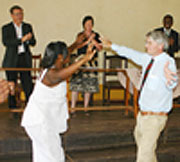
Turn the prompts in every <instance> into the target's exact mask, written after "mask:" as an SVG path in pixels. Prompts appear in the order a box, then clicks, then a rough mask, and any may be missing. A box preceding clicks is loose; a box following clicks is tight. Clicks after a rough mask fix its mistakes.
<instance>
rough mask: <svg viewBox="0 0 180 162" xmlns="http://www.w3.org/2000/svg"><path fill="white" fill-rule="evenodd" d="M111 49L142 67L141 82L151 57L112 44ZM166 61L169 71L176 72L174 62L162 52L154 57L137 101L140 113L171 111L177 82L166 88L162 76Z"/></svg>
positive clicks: (164, 79)
mask: <svg viewBox="0 0 180 162" xmlns="http://www.w3.org/2000/svg"><path fill="white" fill-rule="evenodd" d="M111 48H112V50H114V51H115V52H117V54H119V55H120V56H124V57H126V58H128V59H130V60H132V61H133V62H135V63H136V64H138V65H140V66H142V76H141V81H142V78H143V76H144V73H145V70H146V67H147V65H148V64H149V62H150V60H151V59H152V56H151V55H149V54H147V53H142V52H138V51H136V50H133V49H130V48H127V47H124V46H118V45H116V44H112V46H111ZM167 61H169V69H170V70H171V71H173V72H176V64H175V61H174V59H173V58H172V57H170V56H169V55H168V54H166V53H165V52H163V53H161V54H160V55H158V56H155V57H154V63H153V65H152V67H151V69H150V71H149V74H148V77H147V79H146V81H145V84H144V87H143V89H142V91H141V96H140V98H139V101H138V102H139V106H140V110H141V111H152V112H166V113H168V112H169V111H170V110H171V108H172V100H173V99H172V93H173V88H174V87H175V86H176V85H177V81H176V82H173V83H172V84H171V85H169V86H167V84H166V83H167V80H166V78H165V75H164V66H165V64H166V62H167Z"/></svg>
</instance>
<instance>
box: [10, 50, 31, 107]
mask: <svg viewBox="0 0 180 162" xmlns="http://www.w3.org/2000/svg"><path fill="white" fill-rule="evenodd" d="M25 67H27V63H26V59H25V53H23V54H20V55H19V56H18V63H17V68H25ZM18 74H20V80H21V84H22V88H23V90H24V92H25V95H26V102H27V101H28V99H29V96H30V95H31V93H32V89H33V83H32V77H31V72H30V71H6V77H7V80H8V81H13V82H15V83H16V82H17V78H18ZM8 106H9V108H12V109H13V108H16V98H15V96H11V95H9V97H8Z"/></svg>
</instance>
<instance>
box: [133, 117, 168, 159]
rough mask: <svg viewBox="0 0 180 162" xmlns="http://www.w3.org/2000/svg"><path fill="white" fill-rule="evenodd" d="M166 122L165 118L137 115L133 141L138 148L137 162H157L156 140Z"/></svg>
mask: <svg viewBox="0 0 180 162" xmlns="http://www.w3.org/2000/svg"><path fill="white" fill-rule="evenodd" d="M166 121H167V116H160V115H145V116H142V115H141V114H139V115H138V119H137V125H136V128H135V139H136V142H137V147H138V151H137V162H157V159H156V154H155V150H156V147H157V140H158V138H159V135H160V133H161V131H162V130H163V129H164V127H165V124H166Z"/></svg>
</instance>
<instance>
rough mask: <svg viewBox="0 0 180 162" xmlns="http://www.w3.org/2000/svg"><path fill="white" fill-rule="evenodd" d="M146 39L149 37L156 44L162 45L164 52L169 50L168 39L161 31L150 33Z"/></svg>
mask: <svg viewBox="0 0 180 162" xmlns="http://www.w3.org/2000/svg"><path fill="white" fill-rule="evenodd" d="M146 37H151V38H152V39H153V40H154V41H156V42H157V43H158V44H163V45H164V49H163V50H164V51H167V50H168V48H169V39H168V37H167V36H166V35H165V34H164V33H163V32H162V31H155V30H154V31H150V32H148V33H147V34H146Z"/></svg>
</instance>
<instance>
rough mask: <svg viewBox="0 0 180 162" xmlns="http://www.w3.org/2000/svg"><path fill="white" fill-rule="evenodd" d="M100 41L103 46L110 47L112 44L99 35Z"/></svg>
mask: <svg viewBox="0 0 180 162" xmlns="http://www.w3.org/2000/svg"><path fill="white" fill-rule="evenodd" d="M100 41H101V42H102V45H103V47H107V48H110V47H111V45H112V42H111V41H110V40H108V39H106V38H103V37H100Z"/></svg>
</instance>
